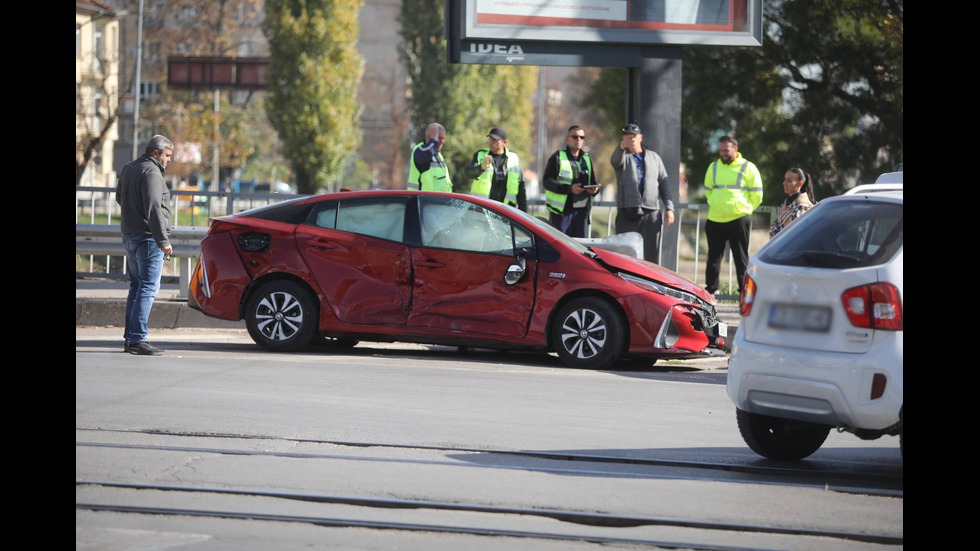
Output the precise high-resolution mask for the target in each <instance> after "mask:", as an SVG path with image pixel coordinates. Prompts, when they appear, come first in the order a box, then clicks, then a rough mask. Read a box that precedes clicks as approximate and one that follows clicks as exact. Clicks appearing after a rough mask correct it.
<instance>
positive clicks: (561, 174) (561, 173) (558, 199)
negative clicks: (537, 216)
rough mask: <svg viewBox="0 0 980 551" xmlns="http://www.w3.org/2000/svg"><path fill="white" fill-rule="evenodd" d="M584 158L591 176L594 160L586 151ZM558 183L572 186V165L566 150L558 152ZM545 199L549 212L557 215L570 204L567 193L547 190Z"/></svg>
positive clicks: (583, 154)
mask: <svg viewBox="0 0 980 551" xmlns="http://www.w3.org/2000/svg"><path fill="white" fill-rule="evenodd" d="M582 158H583V159H585V166H586V167H587V168H588V170H589V174H592V158H591V157H589V154H588V153H585V152H584V151H583V152H582ZM558 183H559V184H562V185H566V186H570V185H572V163H571V161H569V160H568V152H566V151H565V150H564V149H562V150H561V151H559V152H558ZM586 183H588V182H586ZM544 197H545V200H546V202H547V204H548V210H549V211H551V212H553V213H555V214H562V213H563V212H565V206H566V205H567V204H568V194H567V193H558V192H557V191H551V190H550V189H545V190H544Z"/></svg>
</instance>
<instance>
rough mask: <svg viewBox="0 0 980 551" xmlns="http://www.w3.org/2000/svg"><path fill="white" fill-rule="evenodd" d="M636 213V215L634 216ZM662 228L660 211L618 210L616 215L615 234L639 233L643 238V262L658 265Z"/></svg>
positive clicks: (662, 220) (661, 212)
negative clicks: (641, 212) (640, 212)
mask: <svg viewBox="0 0 980 551" xmlns="http://www.w3.org/2000/svg"><path fill="white" fill-rule="evenodd" d="M634 213H636V214H634ZM663 227H664V214H663V211H661V210H647V209H643V214H639V213H638V212H637V211H636V210H635V209H619V211H618V212H617V213H616V233H626V232H631V231H635V232H639V233H640V235H642V236H643V260H649V261H650V262H654V263H656V264H660V231H661V230H662V229H663Z"/></svg>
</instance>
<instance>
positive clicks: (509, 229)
mask: <svg viewBox="0 0 980 551" xmlns="http://www.w3.org/2000/svg"><path fill="white" fill-rule="evenodd" d="M419 201H420V220H421V225H422V246H423V247H437V248H443V249H455V250H463V251H473V252H485V253H497V254H502V255H508V256H512V255H513V254H514V247H515V241H516V245H517V247H530V246H532V245H533V242H532V238H531V234H530V233H529V232H527V231H526V230H524V229H523V228H520V227H516V231H515V226H514V225H513V224H512V223H511V221H510V220H509V219H507V218H506V217H504V216H501V215H500V214H497V213H496V212H493V211H492V210H489V209H485V208H483V207H481V206H480V205H477V204H475V203H471V202H469V201H466V200H463V199H452V198H448V197H421V198H420V199H419Z"/></svg>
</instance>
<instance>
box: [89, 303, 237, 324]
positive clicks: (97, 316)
mask: <svg viewBox="0 0 980 551" xmlns="http://www.w3.org/2000/svg"><path fill="white" fill-rule="evenodd" d="M125 317H126V301H125V300H120V299H105V298H78V297H76V298H75V326H80V325H81V326H119V327H122V325H123V319H124V318H125ZM147 327H149V328H150V329H182V328H188V327H197V328H205V329H208V328H211V329H245V322H244V321H243V320H239V321H230V320H223V319H218V318H212V317H208V316H205V315H204V314H202V313H201V312H198V311H197V310H194V309H193V308H191V307H190V306H188V305H187V301H186V300H159V299H158V300H156V301H154V302H153V308H152V309H151V310H150V319H149V321H148V322H147Z"/></svg>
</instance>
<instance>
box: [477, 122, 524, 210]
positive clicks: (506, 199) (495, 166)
mask: <svg viewBox="0 0 980 551" xmlns="http://www.w3.org/2000/svg"><path fill="white" fill-rule="evenodd" d="M487 144H488V145H489V148H488V149H481V150H479V151H477V152H476V153H474V154H473V159H472V161H470V166H468V167H466V176H467V177H469V178H472V179H473V185H472V187H471V188H470V193H472V194H473V195H476V196H478V197H489V198H490V199H493V200H494V201H500V202H501V203H506V204H508V205H511V206H513V207H517V208H518V209H520V210H522V211H524V212H527V189H526V188H525V186H524V171H523V170H521V161H520V159H518V158H517V154H516V153H514V152H513V151H510V150H509V149H507V132H506V131H505V130H504V129H503V128H498V127H493V128H491V129H490V132H489V133H488V134H487Z"/></svg>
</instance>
